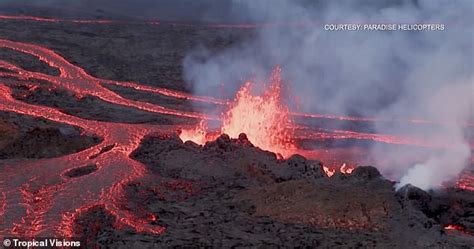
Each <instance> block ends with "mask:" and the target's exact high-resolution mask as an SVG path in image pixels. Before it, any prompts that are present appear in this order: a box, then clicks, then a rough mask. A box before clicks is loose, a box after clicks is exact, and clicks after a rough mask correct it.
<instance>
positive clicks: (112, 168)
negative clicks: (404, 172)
mask: <svg viewBox="0 0 474 249" xmlns="http://www.w3.org/2000/svg"><path fill="white" fill-rule="evenodd" d="M0 19H15V20H18V19H23V18H17V17H14V18H13V17H12V18H10V17H8V18H5V16H0ZM25 19H27V20H36V21H46V20H42V19H38V20H37V19H34V18H26V17H25ZM47 20H49V19H47ZM0 47H2V48H8V49H12V50H16V51H19V52H22V53H26V54H30V55H33V56H35V57H37V58H38V59H39V60H41V61H44V62H46V63H47V64H48V65H49V66H51V67H53V68H57V69H58V70H59V71H60V75H59V76H51V75H47V74H43V73H39V72H32V71H28V70H25V69H22V68H20V67H18V66H15V65H13V64H11V63H8V62H5V61H0V68H3V69H7V70H8V71H10V72H0V77H8V78H17V79H19V80H22V81H28V80H45V81H48V82H50V83H52V84H53V86H54V87H58V88H62V89H66V90H67V91H69V92H71V93H73V94H74V95H76V96H94V97H97V98H99V99H101V100H103V101H106V102H109V103H112V104H115V105H121V106H126V107H132V108H136V109H139V110H144V111H147V112H152V113H160V114H168V115H174V116H180V117H188V118H194V119H197V120H202V121H203V122H201V123H200V124H201V125H200V126H198V127H195V128H193V129H191V130H186V129H184V131H185V132H182V133H181V137H182V138H183V140H187V139H192V138H193V137H194V136H196V134H198V136H199V134H201V135H203V136H201V138H200V140H198V141H197V142H199V143H204V142H205V141H208V140H209V139H210V138H209V137H208V136H207V134H208V131H207V128H206V127H205V120H221V121H222V127H221V130H220V132H221V133H229V134H230V135H231V136H238V134H239V133H241V132H245V133H247V135H248V137H249V139H250V140H251V141H252V142H253V143H255V144H256V145H257V146H261V147H262V148H264V149H268V150H271V151H274V152H278V153H280V154H282V155H283V156H289V155H290V154H292V153H295V152H301V153H302V154H305V153H304V151H302V150H299V149H297V148H296V144H295V143H294V140H295V139H297V137H298V136H302V137H305V138H306V139H314V140H324V139H347V138H350V139H365V140H372V141H377V142H384V143H394V144H410V145H418V146H423V145H424V144H423V143H421V142H419V141H417V140H416V139H411V138H410V139H407V138H403V137H398V136H387V135H382V134H364V133H357V132H353V131H331V132H323V131H313V130H312V129H310V128H309V127H304V126H299V125H296V124H294V123H293V121H291V118H290V117H291V116H292V113H291V112H290V111H289V110H288V108H287V107H286V106H285V105H283V104H282V102H281V99H280V91H281V79H280V78H279V72H280V70H281V69H279V68H277V69H276V71H275V72H274V74H273V75H272V77H271V79H270V84H269V88H268V89H267V90H266V91H265V92H264V93H263V94H262V95H252V94H251V88H252V84H251V83H248V84H246V85H245V86H244V87H243V88H242V89H241V90H240V91H239V92H238V93H237V95H236V98H235V100H233V101H223V100H219V99H214V98H211V97H203V96H193V95H190V94H187V93H181V92H177V91H172V90H168V89H163V88H156V87H151V86H143V85H140V84H137V83H133V82H118V81H112V80H105V79H99V78H95V77H93V76H91V75H89V74H88V73H86V72H85V71H84V70H83V69H82V68H80V67H78V66H75V65H73V64H71V63H69V62H68V61H67V60H66V59H64V58H63V57H62V56H60V55H59V54H57V53H56V52H54V51H52V50H50V49H47V48H45V47H41V46H38V45H34V44H27V43H22V42H15V41H10V40H5V39H0ZM5 82H6V80H5V81H0V110H1V111H8V112H15V113H18V114H23V115H28V116H32V117H38V118H44V119H48V120H51V121H55V122H60V123H64V124H68V125H73V126H77V127H80V128H82V129H83V130H84V133H85V134H88V135H96V136H99V137H101V138H102V139H103V141H102V142H101V143H100V144H98V145H95V146H93V147H91V148H88V149H86V150H83V151H80V152H78V153H74V154H71V155H66V156H61V157H57V158H51V159H41V160H15V163H11V161H10V160H3V161H2V162H1V163H2V164H3V167H2V172H1V174H0V186H1V189H2V193H1V195H0V220H1V223H0V234H2V235H5V236H22V237H37V236H64V237H71V236H73V232H74V228H73V226H74V221H75V219H76V218H77V217H78V216H79V215H81V214H83V213H84V212H87V211H88V210H90V209H91V208H94V207H102V208H103V209H104V210H106V212H108V213H109V214H110V215H113V216H114V217H115V221H116V224H115V225H116V227H117V228H120V227H122V226H127V227H131V228H133V229H135V230H136V231H139V232H145V233H152V234H160V233H162V232H164V231H165V227H162V226H158V225H154V224H152V223H151V222H150V221H154V220H156V219H157V218H156V217H155V216H154V215H153V214H145V215H140V217H139V216H137V215H136V214H135V213H133V212H131V211H130V210H126V209H123V208H121V198H122V196H123V195H124V186H126V185H127V184H128V183H130V182H132V181H136V180H140V179H142V178H143V177H144V176H145V175H146V169H145V166H144V165H143V164H141V163H139V162H137V161H135V160H133V159H131V158H130V157H129V155H130V154H131V153H132V152H133V151H134V150H135V149H137V147H138V146H139V144H140V142H141V140H142V138H143V137H144V136H146V135H148V134H152V133H161V134H171V133H175V132H176V130H178V129H181V128H182V127H180V126H166V125H150V124H124V123H111V122H102V121H95V120H87V119H82V118H79V117H76V116H73V115H69V114H66V113H63V112H61V111H59V110H58V109H56V108H51V107H46V106H39V105H32V104H28V103H25V102H22V101H19V100H17V99H15V98H13V97H12V91H11V89H10V88H9V87H8V85H7V84H6V83H5ZM102 84H113V85H120V86H125V87H129V88H133V89H135V90H137V91H144V92H149V93H154V94H160V95H165V96H169V97H174V98H180V99H188V100H192V101H201V102H206V103H214V104H220V105H225V106H228V108H227V111H226V112H225V113H224V114H223V116H222V117H215V116H210V115H206V114H202V113H194V112H185V111H180V110H174V109H170V108H166V107H163V106H160V105H157V104H151V103H146V102H141V101H136V100H130V99H127V98H124V97H122V96H120V95H118V94H117V93H115V92H113V91H111V90H109V89H107V88H105V87H103V86H102ZM31 89H34V84H32V88H31ZM293 115H300V116H307V117H309V118H332V119H340V120H345V119H346V118H347V117H338V116H325V115H319V114H294V113H293ZM243 121H246V122H244V123H242V122H243ZM367 121H371V120H367ZM186 132H187V133H186ZM184 136H189V138H186V137H184ZM110 144H114V145H115V146H114V147H113V148H112V149H110V150H109V151H107V152H106V153H102V154H100V156H98V157H93V155H97V154H98V153H99V152H100V151H101V150H102V149H103V148H104V147H106V146H108V145H110ZM426 146H429V145H426ZM332 153H334V152H333V151H328V150H324V151H307V152H306V155H313V156H315V157H320V156H321V157H324V156H327V157H328V158H331V157H334V154H332ZM347 163H348V164H344V163H341V162H340V161H338V162H335V165H339V166H337V168H338V170H339V171H340V172H341V173H350V172H351V171H352V169H353V165H352V164H351V163H352V162H350V161H348V162H347ZM18 164H21V167H18ZM88 164H95V165H97V167H98V169H97V170H96V171H95V172H93V173H91V174H89V175H86V176H83V177H78V178H67V177H65V176H64V174H65V172H67V171H69V170H71V169H73V168H77V167H81V166H84V165H88ZM326 170H328V171H327V172H331V170H330V169H329V168H326ZM332 172H333V173H334V171H332ZM329 174H330V173H328V175H329ZM458 187H460V188H464V189H468V190H473V189H474V179H473V178H472V176H465V177H464V178H461V180H460V181H459V183H458ZM158 219H159V217H158Z"/></svg>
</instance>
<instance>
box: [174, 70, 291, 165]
mask: <svg viewBox="0 0 474 249" xmlns="http://www.w3.org/2000/svg"><path fill="white" fill-rule="evenodd" d="M253 86H254V83H253V82H247V83H245V84H244V86H242V87H241V88H240V90H239V91H238V92H237V94H236V97H235V99H234V101H233V102H232V103H230V105H229V107H228V110H227V111H226V112H225V113H224V114H223V115H222V127H221V128H220V133H221V134H224V133H225V134H227V135H229V136H230V137H232V138H237V137H238V136H239V135H240V134H241V133H245V134H246V135H247V137H248V138H249V140H250V141H252V143H253V144H254V145H255V146H257V147H260V148H262V149H264V150H269V151H272V152H275V153H277V154H280V155H281V156H283V157H288V156H291V155H292V154H294V153H295V152H296V144H295V141H294V140H293V137H294V127H293V126H292V123H293V122H292V121H291V119H290V117H289V110H288V107H287V106H286V105H284V104H283V101H282V98H281V90H282V89H281V87H282V83H281V68H280V67H276V68H275V69H274V71H273V73H272V75H271V77H270V82H269V84H268V87H267V88H266V89H265V90H264V92H263V94H262V95H260V96H255V95H253V94H252V90H253ZM180 137H181V139H182V140H183V141H186V140H192V141H193V142H195V143H197V144H204V143H205V142H207V141H210V140H213V139H215V135H209V132H208V131H207V126H206V125H205V124H204V123H202V122H201V123H200V124H199V125H198V127H196V128H193V129H185V130H183V131H182V132H181V134H180Z"/></svg>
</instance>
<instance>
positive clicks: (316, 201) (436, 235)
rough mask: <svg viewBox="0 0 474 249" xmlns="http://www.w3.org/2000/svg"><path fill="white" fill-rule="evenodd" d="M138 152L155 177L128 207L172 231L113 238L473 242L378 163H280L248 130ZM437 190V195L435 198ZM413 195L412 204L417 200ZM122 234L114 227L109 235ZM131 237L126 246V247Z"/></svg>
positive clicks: (350, 244) (154, 142) (232, 242)
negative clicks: (346, 167)
mask: <svg viewBox="0 0 474 249" xmlns="http://www.w3.org/2000/svg"><path fill="white" fill-rule="evenodd" d="M132 157H133V158H134V159H136V160H138V161H140V162H142V163H144V164H145V165H146V166H147V167H148V168H149V169H150V171H152V172H153V173H154V174H155V176H154V177H150V178H147V179H143V180H141V181H140V182H139V183H136V184H133V185H131V186H129V187H128V188H127V189H128V190H127V193H128V194H127V196H128V197H127V198H128V200H129V201H130V202H131V203H135V204H130V203H129V204H127V207H128V209H129V210H135V209H137V207H140V208H139V209H138V210H142V209H143V208H145V209H146V210H148V211H149V212H152V213H153V214H154V215H155V216H156V217H158V220H157V221H155V223H156V224H157V225H162V226H165V227H167V228H168V230H167V231H166V232H165V233H164V234H163V235H160V236H156V237H154V236H146V235H139V234H133V235H127V237H128V238H127V239H126V240H125V239H123V240H120V239H119V240H116V241H114V245H122V246H123V247H127V246H135V247H137V246H140V247H142V246H146V245H149V244H150V243H157V244H158V245H167V246H184V247H188V246H189V247H194V246H198V247H225V248H227V247H239V246H241V247H279V246H280V247H281V246H283V247H298V246H299V247H304V246H310V247H325V248H328V247H329V248H426V247H435V248H436V247H439V248H449V247H450V246H454V247H456V246H459V245H465V242H464V240H460V241H457V240H453V239H452V238H451V237H448V236H447V235H446V234H445V233H444V232H443V229H442V226H441V225H440V224H439V223H438V221H437V220H436V219H433V218H432V217H429V215H428V213H427V212H426V211H427V210H429V209H426V208H425V206H426V205H425V206H423V205H418V204H417V203H425V204H426V202H429V198H427V194H426V193H425V192H423V191H421V192H420V190H418V189H414V188H407V189H405V190H402V191H399V192H395V191H394V188H393V183H392V182H390V181H387V180H385V179H384V178H383V177H381V175H380V173H379V172H378V170H377V169H376V168H374V167H370V166H366V167H360V168H358V169H355V170H354V171H353V172H352V174H348V175H345V174H344V175H342V176H343V177H342V176H341V177H339V178H337V177H331V178H328V177H326V176H325V174H324V173H323V171H322V169H321V164H320V163H319V162H317V161H312V160H307V159H305V158H304V157H302V156H299V155H294V156H292V157H290V158H289V159H287V160H278V159H277V158H276V156H275V154H273V153H269V152H265V151H262V150H260V149H258V148H256V147H254V146H252V145H251V143H250V142H249V141H248V139H246V137H245V136H244V135H241V136H240V137H239V139H232V138H230V137H229V136H227V135H222V136H220V137H219V138H217V139H216V140H215V141H212V142H208V143H207V144H206V145H204V146H199V145H196V144H194V143H192V142H187V143H182V141H181V140H180V139H179V138H178V137H176V136H171V137H163V136H161V137H160V136H154V137H147V138H145V139H144V140H143V141H142V144H141V146H140V147H139V149H137V150H136V151H135V152H134V153H133V155H132ZM428 196H429V195H428ZM411 202H413V203H412V204H409V203H411ZM119 235H120V236H121V237H123V236H124V232H122V231H119V230H113V229H110V230H109V231H108V235H107V237H109V238H110V237H115V236H119ZM122 243H123V244H122Z"/></svg>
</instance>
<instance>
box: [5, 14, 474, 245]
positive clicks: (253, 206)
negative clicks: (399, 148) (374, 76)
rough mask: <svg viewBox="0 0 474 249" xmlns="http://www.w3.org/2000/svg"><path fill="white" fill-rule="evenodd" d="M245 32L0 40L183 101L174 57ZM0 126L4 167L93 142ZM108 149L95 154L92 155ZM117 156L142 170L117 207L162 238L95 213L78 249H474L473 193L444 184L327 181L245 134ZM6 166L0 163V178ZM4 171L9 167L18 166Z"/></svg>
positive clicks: (55, 30) (33, 125) (365, 178)
mask: <svg viewBox="0 0 474 249" xmlns="http://www.w3.org/2000/svg"><path fill="white" fill-rule="evenodd" d="M33 12H34V11H33ZM3 14H5V13H3ZM29 14H31V13H29ZM253 35H255V34H254V32H253V30H252V29H235V28H219V29H215V28H209V27H206V26H203V25H194V26H193V25H190V26H186V25H183V26H180V25H171V24H169V25H168V24H164V25H149V24H146V23H121V24H83V23H64V22H58V23H45V22H35V21H25V20H23V21H22V20H1V21H0V38H1V39H7V40H13V41H20V42H26V43H33V44H38V45H41V46H44V47H47V48H49V49H51V50H54V51H56V52H58V53H59V54H61V55H62V56H64V57H65V58H66V59H67V60H68V61H69V62H71V63H72V64H75V65H78V66H80V67H81V68H83V69H84V70H85V71H86V72H88V73H89V74H91V75H93V76H95V77H98V78H103V79H112V80H118V81H134V82H139V83H141V84H145V85H151V86H155V87H163V88H168V89H175V90H180V91H187V92H189V91H190V89H191V86H190V85H187V84H185V83H184V82H183V79H182V68H181V65H182V60H183V58H184V56H185V55H186V53H187V52H189V51H190V50H191V49H192V48H193V47H195V46H198V45H203V46H206V47H209V48H212V49H213V50H215V51H219V50H220V49H223V48H225V47H227V46H230V45H231V44H234V43H236V42H239V41H243V40H245V39H250V38H251V37H252V36H253ZM0 59H1V60H4V61H8V62H11V63H13V64H15V65H18V66H20V67H22V68H24V69H27V70H29V71H34V72H43V73H45V74H49V75H57V74H58V73H59V72H58V71H57V70H54V69H52V68H50V67H49V66H48V65H47V64H45V63H42V62H39V61H38V60H37V59H35V58H34V57H32V56H29V55H25V54H23V53H19V52H16V51H12V50H9V49H0ZM1 80H3V81H8V80H12V79H3V78H2V79H1ZM23 83H24V84H20V83H18V82H16V83H12V84H10V85H9V86H10V88H11V89H12V91H13V96H14V97H15V99H17V100H20V101H23V102H25V103H29V104H33V105H40V106H48V107H54V108H56V109H58V110H60V111H62V112H64V113H67V114H71V115H73V116H77V117H81V118H83V119H86V120H99V121H104V122H116V123H131V124H157V125H158V124H159V125H175V124H189V123H195V122H196V120H193V119H191V118H183V117H176V116H171V115H164V114H156V113H150V112H146V111H142V110H137V109H134V108H128V107H123V106H118V105H113V104H110V103H107V102H104V101H102V100H100V99H97V98H94V97H84V98H76V97H75V96H73V95H71V94H70V93H69V92H67V91H65V90H64V89H58V88H51V85H50V84H49V83H48V82H39V83H38V82H37V83H38V84H39V87H37V88H34V89H31V88H28V84H27V83H26V82H23ZM109 89H110V90H112V91H114V92H116V93H118V94H120V95H121V96H126V97H127V98H129V99H137V100H142V101H144V102H150V103H157V104H160V105H163V106H167V107H170V108H175V109H179V110H193V106H192V105H191V104H190V103H189V102H188V101H187V100H177V99H171V98H167V97H157V96H156V95H151V94H148V93H143V92H136V91H134V90H133V89H129V88H120V87H118V86H110V87H109ZM0 120H1V122H0V158H1V159H7V162H8V164H15V162H16V161H15V159H18V160H24V159H31V160H37V159H42V158H54V157H60V156H65V155H71V154H74V153H76V152H79V151H82V150H84V149H87V148H89V147H92V146H94V145H96V144H98V143H100V142H101V139H102V138H100V137H94V136H89V135H86V134H83V133H82V131H81V129H80V128H79V127H73V126H70V125H66V124H62V123H59V122H53V121H49V120H45V119H40V118H34V117H30V116H28V115H22V114H17V113H13V112H1V113H0ZM112 148H113V145H111V146H110V147H104V149H103V151H101V152H100V153H101V154H102V153H107V151H108V150H111V149H112ZM97 156H100V155H97ZM130 157H131V158H132V159H133V160H136V161H138V162H140V163H143V164H144V165H145V166H146V170H147V173H146V175H145V176H144V177H142V178H140V179H138V180H134V181H132V182H128V183H127V185H126V186H124V194H123V196H121V197H120V198H121V200H120V205H121V207H120V208H121V209H125V210H128V211H130V212H131V213H133V214H134V215H136V216H137V217H140V218H144V219H147V220H148V221H149V223H150V224H151V225H156V226H163V227H165V228H166V230H165V232H164V233H162V234H160V235H157V234H150V233H146V232H141V231H137V230H135V229H132V228H130V227H127V226H116V221H115V220H114V219H116V217H114V216H113V215H111V214H109V213H108V212H107V211H106V210H104V209H103V208H102V207H101V206H97V207H93V208H91V209H89V210H87V211H86V212H84V213H82V214H81V215H80V216H79V217H77V219H76V220H75V221H74V231H73V235H74V237H76V238H81V239H82V240H83V241H84V242H85V245H86V246H87V247H95V246H99V247H101V248H162V247H186V248H187V247H217V248H230V247H233V248H239V247H241V248H242V247H243V248H245V247H258V248H274V247H306V248H314V247H321V248H472V246H473V245H474V237H473V236H472V234H474V194H473V193H472V192H470V191H467V190H461V189H454V188H448V189H444V190H440V191H436V192H429V193H428V192H424V191H422V190H420V189H418V188H415V187H411V186H406V187H404V188H402V189H401V190H399V191H395V190H394V183H393V182H391V181H389V180H387V179H385V178H384V177H383V176H382V175H380V173H379V172H378V170H377V169H376V168H375V167H372V166H361V167H358V168H356V169H355V170H354V171H353V172H352V173H351V174H341V173H336V175H334V176H333V177H330V178H329V177H327V176H326V174H325V173H324V171H323V169H322V162H320V161H318V160H307V159H305V158H303V157H301V156H298V155H295V156H292V157H290V158H288V159H286V160H283V159H277V157H276V155H275V154H273V153H271V152H267V151H262V150H260V149H259V148H256V147H254V146H253V145H252V143H251V141H249V140H248V139H247V138H246V136H245V135H241V136H240V137H239V138H238V139H230V138H229V137H227V136H226V135H221V136H220V137H219V138H218V139H216V140H215V141H213V142H209V143H207V144H206V145H205V146H198V145H196V144H194V143H192V142H186V143H183V142H182V141H181V140H180V139H179V138H178V137H177V136H176V135H175V134H152V135H148V136H146V137H145V138H144V139H142V141H141V142H140V145H139V146H138V148H137V149H136V150H135V151H133V153H132V154H131V155H130ZM6 164H7V163H4V162H3V163H0V172H1V170H2V167H6V166H5V165H6ZM17 166H18V167H19V168H20V167H22V165H21V164H20V163H18V165H17ZM19 170H20V169H19ZM97 170H98V167H97V166H96V165H84V166H83V167H82V168H76V169H75V170H72V171H68V172H67V173H66V177H68V178H71V179H74V178H80V177H88V176H89V175H90V174H93V173H94V172H95V171H97ZM0 174H2V173H0ZM2 184H6V185H8V182H5V183H2ZM72 198H73V197H72ZM142 216H144V217H142ZM449 224H458V225H461V226H462V227H463V229H464V231H457V230H446V229H444V226H446V225H449ZM20 236H21V234H20Z"/></svg>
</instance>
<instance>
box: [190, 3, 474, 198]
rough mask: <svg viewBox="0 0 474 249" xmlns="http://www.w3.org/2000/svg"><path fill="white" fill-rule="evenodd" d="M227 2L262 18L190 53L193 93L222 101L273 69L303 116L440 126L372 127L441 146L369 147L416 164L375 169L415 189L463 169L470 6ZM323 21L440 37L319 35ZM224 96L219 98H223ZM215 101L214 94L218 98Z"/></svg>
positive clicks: (470, 87) (469, 114) (381, 156)
mask: <svg viewBox="0 0 474 249" xmlns="http://www.w3.org/2000/svg"><path fill="white" fill-rule="evenodd" d="M360 2H361V1H327V2H325V3H322V2H317V3H314V2H312V1H258V2H255V1H234V2H233V5H234V6H235V9H238V10H246V11H242V12H241V15H242V16H244V17H243V18H247V19H250V20H253V21H255V22H270V23H273V24H278V25H274V26H272V27H270V28H264V29H259V30H257V31H256V32H257V33H256V35H255V37H254V39H247V40H246V41H245V42H242V43H240V44H238V45H235V46H233V47H231V48H229V49H227V50H225V51H223V52H220V53H218V54H212V53H211V52H209V51H207V50H206V49H205V48H201V49H198V50H195V51H194V52H193V53H191V54H189V55H188V57H187V58H186V60H185V62H184V70H185V78H186V80H187V81H189V82H191V83H193V86H194V91H195V93H196V94H201V95H209V93H210V92H211V90H212V89H216V88H217V87H218V86H219V85H220V84H225V85H226V87H225V89H228V91H229V92H228V93H227V94H228V95H231V94H232V93H233V92H235V90H236V89H237V88H238V87H239V86H240V84H241V83H242V80H243V79H247V78H255V77H257V78H258V77H262V78H263V77H264V76H265V75H266V74H267V73H268V72H269V71H270V69H271V68H272V67H274V66H275V65H281V66H282V69H283V78H284V79H285V81H286V82H288V83H289V84H291V86H290V89H292V91H293V93H294V94H295V95H297V96H299V97H300V98H301V100H302V102H301V103H300V104H301V106H302V108H303V111H307V112H320V113H321V112H322V113H335V114H341V115H361V116H381V117H386V118H407V119H408V118H420V119H428V120H433V121H439V122H443V123H446V124H448V125H445V126H442V127H434V128H431V127H430V128H427V129H420V128H419V127H418V128H417V127H414V126H409V127H405V126H400V127H398V126H394V125H393V124H388V123H377V124H375V127H374V128H375V129H376V130H377V131H378V132H381V133H383V132H387V131H390V132H395V133H403V134H412V133H416V134H417V136H420V137H421V138H423V139H425V140H428V141H430V142H432V143H433V144H441V145H444V146H440V148H438V149H437V150H436V152H435V153H424V154H419V152H418V151H416V150H413V149H411V148H387V147H386V146H379V145H376V146H374V147H373V148H372V150H371V151H372V153H373V156H374V157H375V158H376V159H378V161H380V162H382V161H387V160H386V159H387V158H391V159H394V160H393V161H394V162H397V158H417V162H416V163H413V164H403V163H402V162H400V164H397V165H396V167H393V164H392V165H391V166H390V167H388V166H384V165H383V164H382V163H380V165H379V168H380V169H381V170H382V171H383V172H387V173H390V174H391V175H393V176H395V177H397V179H400V185H404V184H407V183H411V184H413V185H416V186H419V187H421V188H423V189H430V188H436V187H438V186H439V184H440V183H441V182H444V181H448V180H452V179H453V178H455V177H456V176H457V175H458V174H459V173H460V172H461V171H462V170H463V168H465V167H466V165H468V161H469V157H470V155H471V147H470V145H469V141H468V139H469V138H468V136H467V135H468V130H467V128H466V126H465V125H464V124H466V123H468V122H472V121H470V120H473V119H474V114H473V92H474V83H473V70H472V69H473V58H474V52H473V51H474V49H473V36H472V34H473V33H474V30H473V26H472V23H473V21H474V20H473V16H474V11H473V8H474V7H473V2H472V1H470V0H464V1H450V2H446V1H440V0H437V1H432V0H420V1H391V2H390V3H388V4H387V3H384V4H381V3H379V2H378V1H370V2H371V3H370V4H367V2H366V3H365V4H362V3H360ZM326 23H400V24H405V23H437V24H444V25H445V29H444V30H443V31H412V32H410V31H393V32H388V31H326V30H324V28H323V27H324V24H326ZM224 94H226V93H224ZM219 97H222V96H219Z"/></svg>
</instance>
